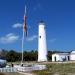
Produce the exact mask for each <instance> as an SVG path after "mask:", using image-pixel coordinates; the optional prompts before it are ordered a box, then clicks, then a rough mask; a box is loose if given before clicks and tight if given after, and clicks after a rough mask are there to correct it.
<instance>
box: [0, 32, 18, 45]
mask: <svg viewBox="0 0 75 75" xmlns="http://www.w3.org/2000/svg"><path fill="white" fill-rule="evenodd" d="M18 39H19V36H17V35H15V34H13V33H9V34H7V35H5V36H4V37H0V43H3V44H8V43H14V42H15V41H17V40H18Z"/></svg>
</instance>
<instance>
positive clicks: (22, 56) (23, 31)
mask: <svg viewBox="0 0 75 75" xmlns="http://www.w3.org/2000/svg"><path fill="white" fill-rule="evenodd" d="M23 50H24V25H23V35H22V60H21V64H23Z"/></svg>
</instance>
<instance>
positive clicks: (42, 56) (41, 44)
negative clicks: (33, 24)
mask: <svg viewBox="0 0 75 75" xmlns="http://www.w3.org/2000/svg"><path fill="white" fill-rule="evenodd" d="M41 61H47V44H46V31H45V23H44V22H42V21H41V22H40V23H39V30H38V62H41Z"/></svg>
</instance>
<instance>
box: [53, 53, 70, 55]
mask: <svg viewBox="0 0 75 75" xmlns="http://www.w3.org/2000/svg"><path fill="white" fill-rule="evenodd" d="M55 54H58V55H69V53H54V54H52V55H55Z"/></svg>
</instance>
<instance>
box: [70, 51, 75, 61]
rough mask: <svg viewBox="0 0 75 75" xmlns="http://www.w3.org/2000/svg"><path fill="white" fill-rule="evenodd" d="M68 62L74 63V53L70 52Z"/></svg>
mask: <svg viewBox="0 0 75 75" xmlns="http://www.w3.org/2000/svg"><path fill="white" fill-rule="evenodd" d="M70 60H71V61H74V60H75V51H71V52H70Z"/></svg>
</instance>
